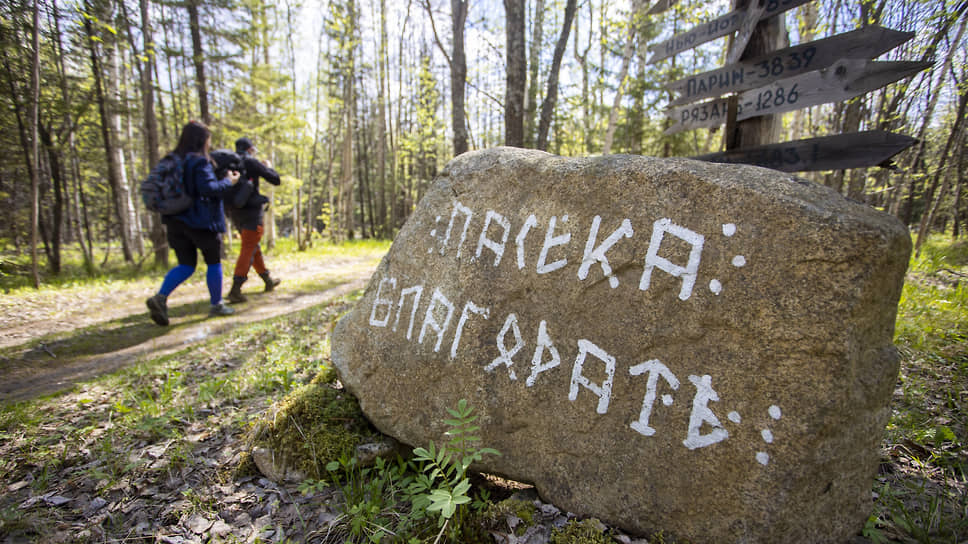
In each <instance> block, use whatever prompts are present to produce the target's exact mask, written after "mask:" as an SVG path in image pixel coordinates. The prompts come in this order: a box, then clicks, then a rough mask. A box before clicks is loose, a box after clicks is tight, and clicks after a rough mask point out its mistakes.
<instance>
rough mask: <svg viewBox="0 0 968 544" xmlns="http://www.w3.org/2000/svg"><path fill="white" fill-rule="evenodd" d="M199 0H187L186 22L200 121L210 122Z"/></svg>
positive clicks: (208, 123)
mask: <svg viewBox="0 0 968 544" xmlns="http://www.w3.org/2000/svg"><path fill="white" fill-rule="evenodd" d="M198 6H199V0H188V1H187V2H185V7H186V8H188V23H189V28H190V31H191V34H192V62H193V63H194V64H195V87H196V89H197V90H198V108H199V111H200V112H201V117H202V122H203V123H205V124H206V125H210V124H212V116H211V114H210V113H209V111H208V86H207V83H206V81H205V54H204V52H203V50H202V33H201V28H200V26H199V21H198Z"/></svg>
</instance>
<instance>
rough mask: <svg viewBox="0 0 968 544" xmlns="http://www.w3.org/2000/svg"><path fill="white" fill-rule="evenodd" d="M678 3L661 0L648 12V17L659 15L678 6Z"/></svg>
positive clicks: (670, 0)
mask: <svg viewBox="0 0 968 544" xmlns="http://www.w3.org/2000/svg"><path fill="white" fill-rule="evenodd" d="M678 1H679V0H659V1H658V2H656V3H655V5H654V6H652V8H651V9H649V11H647V12H646V15H658V14H660V13H662V12H663V11H666V10H667V9H669V8H671V7H672V6H674V5H676V2H678Z"/></svg>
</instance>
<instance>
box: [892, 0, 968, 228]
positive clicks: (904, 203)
mask: <svg viewBox="0 0 968 544" xmlns="http://www.w3.org/2000/svg"><path fill="white" fill-rule="evenodd" d="M966 11H968V0H966V1H963V2H962V3H961V4H959V5H958V7H957V8H956V9H955V10H954V12H953V13H951V14H950V15H949V16H948V17H945V18H942V19H941V20H942V24H941V28H939V29H938V30H937V32H936V33H935V34H934V36H933V37H932V40H931V43H930V44H929V45H928V47H927V48H926V49H925V50H924V53H923V54H922V55H921V59H920V60H922V61H926V60H928V59H931V58H933V57H934V53H935V51H937V48H938V44H940V43H941V40H942V39H944V38H946V37H947V36H948V29H949V28H950V26H951V25H952V24H953V23H954V22H956V21H957V19H958V18H961V17H963V16H964V14H965V12H966ZM965 23H966V21H962V23H961V28H960V30H959V31H958V35H959V36H962V35H964V32H965ZM959 41H960V40H959ZM956 43H957V42H956ZM956 49H957V48H955V47H951V48H949V50H948V55H947V56H946V57H945V61H944V63H943V66H942V68H941V70H940V73H941V76H940V78H939V80H943V79H944V78H945V77H946V75H945V74H946V73H947V72H948V69H949V68H950V66H951V61H952V58H953V55H954V52H955V51H956ZM933 78H934V72H933V71H932V72H931V73H929V74H928V76H927V80H928V91H927V92H928V93H929V94H930V95H931V99H930V100H929V102H928V106H927V107H926V108H925V111H924V112H923V113H922V114H921V121H922V122H921V128H920V129H919V130H918V135H917V139H918V140H919V142H920V143H919V144H918V146H917V149H916V151H915V152H914V154H911V155H908V157H909V158H908V160H907V161H906V162H905V164H904V167H902V170H905V171H908V172H909V174H908V176H907V178H908V179H907V182H906V183H905V184H904V186H903V187H902V188H901V191H899V192H897V193H896V194H894V195H892V196H893V199H892V202H891V208H890V212H891V213H892V214H894V215H895V216H897V217H898V218H899V219H901V221H902V222H904V224H905V225H908V224H910V223H911V219H912V217H911V214H912V211H913V210H912V207H913V202H914V192H915V191H914V185H915V183H916V182H917V179H918V177H919V176H918V175H917V174H918V171H919V170H920V168H921V165H922V157H923V155H924V149H925V145H926V143H925V138H924V135H925V133H926V131H927V128H928V126H929V125H930V123H931V118H932V117H933V116H934V108H935V106H936V105H937V102H938V94H939V93H938V92H933V93H932V89H931V87H932V83H931V82H932V81H933ZM939 86H940V84H939ZM906 89H907V85H902V86H899V89H898V92H897V94H895V96H894V99H893V100H892V101H891V104H890V106H889V107H888V109H887V114H886V115H884V117H883V118H882V121H881V126H880V127H879V128H881V129H889V128H890V126H891V125H892V124H893V123H894V122H895V121H894V117H895V116H894V115H892V114H893V113H894V112H896V111H897V109H898V105H899V104H900V101H901V100H902V99H903V97H904V95H905V92H904V91H905V90H906Z"/></svg>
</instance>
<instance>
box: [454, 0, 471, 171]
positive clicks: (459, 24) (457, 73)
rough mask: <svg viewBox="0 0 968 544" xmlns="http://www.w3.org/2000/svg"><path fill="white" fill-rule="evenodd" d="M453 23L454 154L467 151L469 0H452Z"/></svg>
mask: <svg viewBox="0 0 968 544" xmlns="http://www.w3.org/2000/svg"><path fill="white" fill-rule="evenodd" d="M450 7H451V21H452V23H453V34H454V36H453V37H454V43H453V55H452V57H453V58H452V59H451V67H450V97H451V108H452V109H451V127H452V129H453V131H454V156H455V157H456V156H457V155H460V154H461V153H465V152H466V151H467V150H468V145H467V124H466V123H465V122H464V115H465V113H464V110H465V106H464V96H465V94H466V88H467V56H466V54H465V53H464V25H465V24H466V23H467V0H450Z"/></svg>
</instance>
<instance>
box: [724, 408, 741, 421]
mask: <svg viewBox="0 0 968 544" xmlns="http://www.w3.org/2000/svg"><path fill="white" fill-rule="evenodd" d="M726 419H728V420H730V421H732V422H733V423H740V422H742V421H743V418H741V417H739V412H735V411H733V412H730V413H728V414H726Z"/></svg>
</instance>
